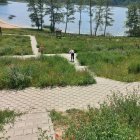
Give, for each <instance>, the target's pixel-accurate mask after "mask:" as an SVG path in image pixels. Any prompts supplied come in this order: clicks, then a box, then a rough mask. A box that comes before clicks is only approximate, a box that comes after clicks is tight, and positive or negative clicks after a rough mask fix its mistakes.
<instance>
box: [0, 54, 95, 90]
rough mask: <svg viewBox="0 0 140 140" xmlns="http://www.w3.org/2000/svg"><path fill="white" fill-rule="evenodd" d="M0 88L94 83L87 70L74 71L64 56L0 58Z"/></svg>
mask: <svg viewBox="0 0 140 140" xmlns="http://www.w3.org/2000/svg"><path fill="white" fill-rule="evenodd" d="M0 65H1V67H0V89H23V88H26V87H42V88H44V87H54V86H67V85H71V86H72V85H73V86H74V85H77V86H79V85H88V84H93V83H95V80H94V79H93V77H92V76H91V75H90V74H89V73H88V72H87V71H81V72H80V71H76V69H75V68H74V66H73V65H70V64H69V62H68V61H67V60H65V59H64V58H61V57H58V56H54V57H40V58H31V59H26V60H20V59H16V58H13V59H11V58H1V59H0Z"/></svg>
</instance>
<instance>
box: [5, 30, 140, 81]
mask: <svg viewBox="0 0 140 140" xmlns="http://www.w3.org/2000/svg"><path fill="white" fill-rule="evenodd" d="M4 32H5V33H17V34H32V35H35V36H36V39H37V42H38V47H39V46H44V48H45V49H44V53H48V54H54V53H68V51H69V49H74V50H75V52H76V53H77V54H78V60H79V61H80V63H81V65H86V66H88V67H89V69H90V70H91V71H92V72H94V73H95V75H97V76H101V77H106V78H110V79H114V80H118V81H122V82H135V81H140V62H139V60H140V38H136V37H111V36H110V37H102V36H100V37H94V36H93V37H89V36H84V35H83V36H78V35H70V34H67V35H65V34H63V37H62V38H61V39H58V38H56V36H55V35H54V34H51V33H49V32H48V31H42V32H41V31H38V32H37V31H35V30H31V29H30V30H29V29H26V30H21V29H16V30H15V29H14V30H4Z"/></svg>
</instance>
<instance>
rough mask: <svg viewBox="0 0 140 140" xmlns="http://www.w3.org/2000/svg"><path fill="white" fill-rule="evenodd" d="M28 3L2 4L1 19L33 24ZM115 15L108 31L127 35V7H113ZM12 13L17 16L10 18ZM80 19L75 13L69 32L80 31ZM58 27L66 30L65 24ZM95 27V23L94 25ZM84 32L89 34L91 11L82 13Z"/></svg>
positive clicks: (82, 30) (0, 9)
mask: <svg viewBox="0 0 140 140" xmlns="http://www.w3.org/2000/svg"><path fill="white" fill-rule="evenodd" d="M27 9H28V7H27V3H19V2H9V4H7V5H0V19H2V20H5V21H7V22H9V23H12V24H16V25H20V26H26V27H30V26H31V21H30V18H29V12H28V10H27ZM112 12H113V14H114V15H113V17H114V20H115V22H114V23H113V26H112V27H108V29H107V32H108V33H110V34H112V35H114V36H122V35H125V30H126V29H125V21H126V12H127V8H121V7H112ZM10 15H15V16H16V17H15V18H13V19H11V20H9V18H8V17H9V16H10ZM78 21H79V13H78V12H76V13H75V22H74V23H69V24H68V30H67V32H71V33H78ZM45 25H50V22H49V19H48V16H46V17H45ZM56 26H57V27H58V28H60V29H62V30H63V31H64V29H65V24H64V23H61V24H57V25H56ZM93 27H94V25H93ZM81 33H82V34H89V33H90V29H89V13H88V12H87V11H86V10H84V12H83V13H82V27H81ZM101 33H102V29H99V34H101Z"/></svg>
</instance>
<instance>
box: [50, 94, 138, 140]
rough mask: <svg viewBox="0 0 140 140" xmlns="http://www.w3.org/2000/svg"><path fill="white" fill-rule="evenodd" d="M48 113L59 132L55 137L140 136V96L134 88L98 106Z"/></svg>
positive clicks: (123, 139)
mask: <svg viewBox="0 0 140 140" xmlns="http://www.w3.org/2000/svg"><path fill="white" fill-rule="evenodd" d="M108 103H110V104H108ZM50 116H51V118H52V121H53V123H54V128H55V130H56V132H57V131H58V132H59V134H62V135H58V134H56V140H59V139H60V138H62V139H63V140H82V139H84V140H139V139H140V96H139V95H136V93H135V92H134V93H133V94H127V95H125V96H124V95H122V94H118V93H115V94H114V95H113V96H110V97H109V98H108V101H107V102H105V103H103V104H101V105H100V108H94V107H89V108H88V110H78V109H70V110H67V111H66V112H57V111H55V110H52V111H51V112H50ZM60 132H62V133H60Z"/></svg>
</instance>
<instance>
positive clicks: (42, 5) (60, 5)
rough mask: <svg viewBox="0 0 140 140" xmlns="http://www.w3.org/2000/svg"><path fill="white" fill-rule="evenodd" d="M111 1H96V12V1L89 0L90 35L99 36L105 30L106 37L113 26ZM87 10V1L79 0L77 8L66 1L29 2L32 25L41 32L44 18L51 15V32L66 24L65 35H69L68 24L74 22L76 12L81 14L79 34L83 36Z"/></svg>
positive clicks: (42, 0) (72, 3) (33, 0)
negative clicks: (83, 24)
mask: <svg viewBox="0 0 140 140" xmlns="http://www.w3.org/2000/svg"><path fill="white" fill-rule="evenodd" d="M110 2H111V1H110V0H96V3H97V5H96V10H95V9H94V8H93V6H95V0H89V5H88V8H87V7H86V8H87V10H88V12H89V20H90V22H89V25H90V35H95V36H96V35H97V32H98V29H99V28H101V27H102V28H104V29H103V30H104V35H106V29H107V27H109V26H112V25H113V21H114V20H113V18H112V15H113V14H112V12H111V8H110ZM84 8H85V0H79V3H78V7H77V8H75V3H74V2H73V0H65V1H64V2H60V0H29V1H28V11H30V12H31V13H30V18H31V21H32V23H33V24H34V25H35V26H36V27H37V28H38V29H40V30H42V29H43V23H44V17H45V16H46V15H49V20H50V22H51V24H50V30H51V32H54V31H55V28H56V24H57V23H61V22H63V23H65V33H67V28H68V24H69V23H70V22H74V20H75V17H74V14H75V12H79V34H81V24H82V14H83V9H84ZM93 22H94V23H95V28H94V32H93V27H92V25H93Z"/></svg>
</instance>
